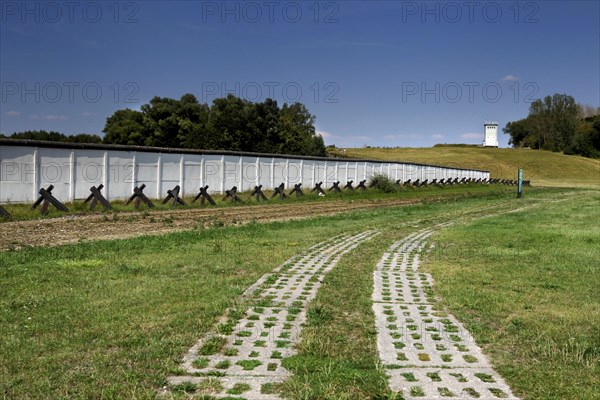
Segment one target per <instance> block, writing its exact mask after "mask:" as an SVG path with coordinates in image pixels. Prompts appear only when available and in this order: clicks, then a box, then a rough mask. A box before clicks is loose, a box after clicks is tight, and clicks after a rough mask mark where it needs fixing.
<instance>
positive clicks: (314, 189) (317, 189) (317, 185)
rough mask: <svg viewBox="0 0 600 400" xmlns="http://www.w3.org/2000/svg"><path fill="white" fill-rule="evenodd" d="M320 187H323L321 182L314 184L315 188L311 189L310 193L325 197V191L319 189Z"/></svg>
mask: <svg viewBox="0 0 600 400" xmlns="http://www.w3.org/2000/svg"><path fill="white" fill-rule="evenodd" d="M321 185H323V182H319V183H317V184H315V187H314V188H312V190H311V192H317V193H318V194H320V195H323V196H324V195H325V191H324V190H323V188H322V187H321Z"/></svg>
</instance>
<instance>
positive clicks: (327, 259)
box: [169, 231, 377, 400]
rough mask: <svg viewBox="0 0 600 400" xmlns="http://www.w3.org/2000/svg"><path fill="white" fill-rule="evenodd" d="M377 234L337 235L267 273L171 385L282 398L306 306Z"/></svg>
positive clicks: (220, 393)
mask: <svg viewBox="0 0 600 400" xmlns="http://www.w3.org/2000/svg"><path fill="white" fill-rule="evenodd" d="M376 234H377V232H373V231H367V232H363V233H360V234H357V235H353V236H339V237H335V238H333V239H330V240H328V241H326V242H323V243H320V244H318V245H315V246H313V247H311V248H309V249H308V250H306V251H305V252H304V253H302V254H300V255H298V256H294V257H292V258H291V259H290V260H288V261H287V262H286V263H284V264H283V265H282V266H281V267H279V268H277V269H276V270H275V271H273V272H272V273H269V274H266V275H264V276H263V277H262V278H261V279H259V280H258V281H257V282H256V283H255V284H254V285H252V286H251V287H250V288H249V289H248V290H247V291H246V293H245V296H244V297H245V299H246V301H245V304H248V308H247V309H246V310H245V312H244V314H243V315H242V316H241V317H240V318H239V319H238V320H237V322H236V323H235V324H227V323H225V324H222V325H221V326H220V329H217V330H216V331H215V332H213V333H210V334H208V335H206V336H205V337H204V338H203V339H202V340H200V341H199V342H198V343H197V344H196V345H195V346H194V347H193V348H192V349H190V351H189V352H188V354H187V355H186V356H185V358H184V362H183V369H184V370H185V372H186V374H188V375H186V376H174V377H171V378H169V383H170V385H171V386H172V387H174V386H177V385H182V384H188V385H195V387H196V388H197V390H198V391H199V393H202V394H210V395H212V396H214V397H216V398H222V397H228V396H232V395H236V396H239V397H240V398H244V399H261V400H268V399H277V398H278V397H277V395H276V394H273V393H272V392H273V385H275V384H277V383H281V382H283V381H284V380H285V379H286V378H287V377H288V372H287V371H286V370H285V368H283V366H282V365H281V362H282V360H283V359H284V358H286V357H289V356H291V355H293V354H295V348H294V346H295V344H296V343H297V342H298V340H299V337H300V330H301V328H302V326H303V324H304V322H305V321H306V306H307V304H308V303H309V302H310V301H311V300H312V299H313V298H314V297H315V296H316V294H317V291H318V289H319V287H320V286H321V284H322V281H323V279H324V277H325V275H326V274H327V273H328V272H329V271H331V269H332V268H334V266H335V265H336V264H337V262H338V261H339V259H340V258H341V257H342V255H344V254H345V253H347V252H349V251H350V250H352V249H354V248H355V247H357V246H358V245H359V244H360V243H361V242H363V241H365V240H368V239H370V238H372V237H373V236H375V235H376ZM218 332H220V333H218ZM188 389H189V388H188Z"/></svg>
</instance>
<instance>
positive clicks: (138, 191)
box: [0, 178, 530, 219]
mask: <svg viewBox="0 0 600 400" xmlns="http://www.w3.org/2000/svg"><path fill="white" fill-rule="evenodd" d="M366 182H367V181H366V180H363V181H360V182H359V183H358V185H357V186H356V187H354V186H353V185H354V181H348V182H346V185H345V186H343V188H342V187H340V182H339V181H337V182H334V183H333V186H331V187H330V188H329V189H327V190H328V191H329V192H332V191H333V192H341V191H342V190H347V191H354V190H355V189H359V190H367V186H366ZM396 183H397V184H398V185H401V186H414V187H421V186H429V185H438V186H441V185H458V184H470V183H478V184H502V185H517V181H513V180H510V179H502V180H500V179H472V178H463V179H459V178H454V179H451V178H448V179H440V180H439V181H438V180H437V179H433V180H432V181H429V180H428V179H425V180H423V181H421V180H419V179H417V180H416V181H412V180H411V179H409V180H407V181H404V182H403V181H402V180H397V181H396ZM523 185H527V186H529V185H530V181H523ZM322 186H323V182H319V183H317V184H316V185H315V187H314V188H312V190H311V192H317V194H319V195H320V196H324V195H325V189H323V187H322ZM103 188H104V185H99V186H97V187H96V186H92V187H91V188H90V195H89V196H88V197H87V199H85V201H84V203H86V204H87V203H89V205H90V209H91V210H93V209H94V208H96V205H97V204H98V203H100V204H101V205H102V206H103V207H104V209H105V210H112V205H111V204H110V202H109V201H108V200H107V199H106V198H105V197H104V196H103V195H102V189H103ZM145 188H146V185H145V184H142V185H140V186H136V187H135V188H134V189H133V194H132V195H131V196H130V197H129V199H127V202H126V203H125V205H128V204H131V203H133V204H134V207H135V209H136V210H137V209H139V208H140V206H141V204H142V203H144V204H145V205H146V206H147V207H149V208H153V207H154V203H152V201H151V200H150V199H149V198H148V197H147V196H146V195H145V194H144V189H145ZM53 189H54V186H53V185H50V186H48V188H46V189H44V188H41V189H40V191H39V194H40V197H39V198H38V199H37V201H36V202H35V203H34V204H33V206H32V207H31V208H32V209H36V208H38V207H39V209H40V212H41V213H42V215H45V214H47V213H48V208H49V207H50V205H52V206H54V208H56V209H57V210H59V211H65V212H67V211H69V209H68V208H67V207H66V206H65V205H64V204H63V203H62V202H61V201H60V200H58V199H57V198H56V197H54V195H52V190H53ZM207 189H208V185H206V186H204V187H201V188H200V191H199V193H198V194H197V195H196V197H194V200H192V203H195V202H196V201H198V200H200V203H201V204H202V205H205V204H206V203H208V204H210V205H213V206H216V205H217V203H215V201H214V199H213V198H212V196H211V195H210V194H209V193H208V191H207ZM237 190H238V189H237V186H234V187H232V188H231V189H229V190H226V191H225V196H224V197H223V200H231V201H232V202H234V203H243V202H244V201H243V200H242V199H241V198H240V197H239V196H238V193H237ZM180 192H181V187H180V186H179V185H177V186H175V187H174V188H173V189H170V190H167V197H165V199H164V200H163V201H162V204H168V203H170V204H171V205H172V206H173V207H175V206H177V205H182V206H186V205H187V204H186V202H185V201H184V200H183V199H182V198H181V197H179V193H180ZM292 195H295V196H297V197H300V196H304V192H303V191H302V184H301V183H298V184H296V185H294V188H293V189H292V190H291V191H290V192H289V193H286V192H285V184H283V183H282V184H281V185H279V186H278V187H276V188H275V191H274V192H273V194H272V196H271V198H275V197H279V200H281V201H283V200H284V199H286V198H288V197H290V196H292ZM252 198H255V199H256V201H261V200H264V201H268V198H267V196H266V195H265V194H264V193H263V191H262V185H258V186H255V187H254V190H253V191H252V193H250V199H252ZM0 216H1V217H2V218H4V219H10V217H11V215H10V213H9V212H8V211H6V210H5V209H4V208H3V207H2V206H0Z"/></svg>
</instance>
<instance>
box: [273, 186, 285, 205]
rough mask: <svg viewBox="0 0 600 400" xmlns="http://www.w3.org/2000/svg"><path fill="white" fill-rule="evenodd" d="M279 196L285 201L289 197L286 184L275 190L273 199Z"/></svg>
mask: <svg viewBox="0 0 600 400" xmlns="http://www.w3.org/2000/svg"><path fill="white" fill-rule="evenodd" d="M277 195H279V200H281V201H283V199H285V198H286V197H288V195H287V194H285V184H283V183H282V184H281V185H279V186H277V187H276V188H275V192H274V193H273V195H272V196H271V198H273V197H275V196H277Z"/></svg>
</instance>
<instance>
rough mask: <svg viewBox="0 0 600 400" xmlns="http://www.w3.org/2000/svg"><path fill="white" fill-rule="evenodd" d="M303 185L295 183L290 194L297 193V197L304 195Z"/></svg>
mask: <svg viewBox="0 0 600 400" xmlns="http://www.w3.org/2000/svg"><path fill="white" fill-rule="evenodd" d="M301 187H302V184H301V183H297V184H295V185H294V188H293V189H292V190H291V191H290V194H289V195H290V196H291V195H292V194H294V193H295V194H296V197H300V196H304V192H303V191H302V189H301Z"/></svg>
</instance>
